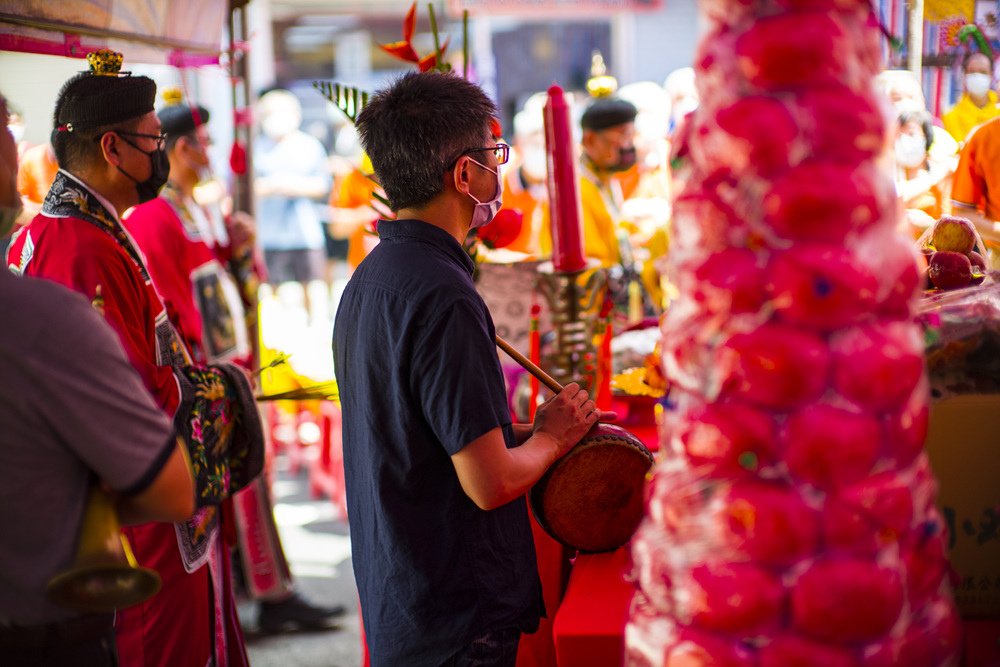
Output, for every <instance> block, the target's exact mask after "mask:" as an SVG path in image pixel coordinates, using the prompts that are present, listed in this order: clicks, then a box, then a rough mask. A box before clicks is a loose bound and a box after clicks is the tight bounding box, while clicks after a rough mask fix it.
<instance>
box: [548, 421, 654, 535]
mask: <svg viewBox="0 0 1000 667" xmlns="http://www.w3.org/2000/svg"><path fill="white" fill-rule="evenodd" d="M652 465H653V455H652V454H651V453H650V452H649V449H647V448H646V446H645V445H644V444H642V442H640V441H639V440H638V439H637V438H636V437H635V436H634V435H632V434H631V433H629V432H628V431H626V430H625V429H623V428H620V427H618V426H614V425H612V424H596V425H595V426H594V427H593V428H592V429H590V431H589V432H588V433H587V435H586V436H584V438H583V440H581V441H580V442H579V443H577V444H576V446H574V447H573V449H571V450H570V451H569V453H568V454H566V455H565V456H563V457H562V458H561V459H559V460H558V461H556V462H555V463H554V464H552V466H551V467H550V468H549V469H548V471H546V473H545V474H544V475H543V476H542V478H541V479H539V480H538V483H536V484H535V486H534V487H532V489H531V492H530V494H529V496H528V498H529V502H530V504H531V510H532V511H533V512H534V514H535V518H536V519H537V520H538V523H539V525H540V526H541V527H542V528H544V529H545V532H547V533H548V534H549V535H551V536H552V537H553V538H555V539H556V540H557V541H559V542H561V543H562V544H565V545H566V546H568V547H570V548H573V549H577V550H579V551H582V552H587V553H596V552H601V551H614V550H615V549H617V548H618V547H620V546H622V545H623V544H625V543H626V542H628V541H629V540H630V539H631V538H632V534H633V533H634V532H635V529H636V528H637V527H638V526H639V521H640V520H641V519H642V514H643V485H644V484H645V481H646V473H647V472H648V471H649V468H650V466H652Z"/></svg>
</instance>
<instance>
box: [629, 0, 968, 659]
mask: <svg viewBox="0 0 1000 667" xmlns="http://www.w3.org/2000/svg"><path fill="white" fill-rule="evenodd" d="M701 6H702V11H703V12H704V13H705V14H706V15H707V17H708V19H709V25H710V32H709V34H708V36H707V37H706V38H705V39H703V41H702V43H701V45H700V47H699V52H698V56H697V57H696V72H697V75H698V80H697V83H698V86H699V89H700V92H701V93H702V103H701V106H700V107H699V109H698V110H697V111H695V113H694V116H693V119H692V125H691V128H692V129H691V137H690V146H689V148H690V150H689V156H690V165H689V166H690V173H689V175H688V178H687V182H686V185H685V188H684V190H683V191H682V192H681V193H680V195H679V197H678V198H677V200H676V202H675V205H674V217H673V220H672V223H671V224H672V245H671V254H670V259H669V265H668V267H667V269H668V275H669V277H670V279H671V280H672V281H673V282H674V283H675V284H676V285H677V286H678V291H679V296H678V298H677V299H676V300H675V301H674V302H673V303H672V304H671V308H670V310H669V311H668V312H667V313H666V315H665V316H664V318H663V319H662V322H661V334H662V340H661V346H662V353H663V370H664V374H665V376H666V379H667V381H668V383H669V385H670V386H671V393H670V395H669V397H668V399H669V400H668V401H667V409H666V410H665V411H664V413H663V415H662V419H661V426H660V428H661V433H660V442H661V450H660V453H659V454H658V463H657V466H656V468H655V470H654V472H653V474H652V476H651V479H650V482H649V484H648V486H647V491H646V517H645V519H644V520H643V523H642V524H641V525H640V527H639V529H638V531H637V532H636V534H635V536H634V537H633V540H632V546H631V548H632V556H633V571H632V578H633V580H634V582H635V586H636V588H637V593H636V596H635V598H634V600H633V604H632V608H631V614H630V621H629V623H628V625H627V627H626V633H625V640H626V663H627V664H629V665H636V666H638V665H642V666H645V665H671V666H679V665H684V666H685V667H689V666H692V665H695V666H696V665H705V666H706V667H707V666H709V665H712V666H715V667H718V666H722V665H725V666H729V665H732V666H740V667H742V666H743V665H747V666H750V665H754V666H755V667H764V666H767V667H777V666H779V665H780V666H782V667H795V666H797V665H803V666H806V665H808V666H809V667H816V666H820V667H824V666H827V665H829V666H840V665H843V666H845V667H846V666H854V665H872V666H881V665H889V664H893V665H907V666H909V665H913V666H916V665H928V666H930V665H934V666H939V665H950V664H955V663H956V662H957V654H958V646H959V634H960V633H959V632H958V628H959V624H958V621H957V615H956V614H957V612H956V610H955V607H954V604H953V602H952V599H951V592H950V589H949V583H948V576H947V574H948V565H947V560H946V558H945V546H946V537H947V535H946V529H945V524H944V522H943V520H942V517H941V516H940V514H939V512H938V510H937V509H936V507H935V497H936V482H935V480H934V477H933V474H932V473H931V470H930V467H929V464H928V462H927V457H926V454H925V453H924V452H923V443H924V440H925V438H926V434H927V422H928V415H929V400H930V386H929V383H928V379H927V376H926V373H925V371H924V356H923V355H924V347H925V346H924V336H923V335H922V333H923V332H922V330H921V327H920V325H919V324H918V323H917V322H915V321H914V317H913V304H914V302H915V301H916V299H917V296H918V295H919V293H920V290H921V288H922V283H923V275H922V269H921V266H920V261H921V260H920V256H919V252H918V250H917V249H916V248H914V247H913V246H912V244H911V243H910V242H908V241H907V240H906V239H903V238H902V237H900V236H898V235H897V234H896V233H895V228H896V221H897V219H898V218H899V215H900V213H901V212H900V209H899V204H898V202H897V201H896V198H895V196H894V190H893V185H892V180H891V178H890V177H889V176H888V175H887V174H886V173H885V171H884V169H883V167H882V165H881V164H880V159H881V154H882V152H883V150H884V149H885V147H886V135H887V128H888V127H890V126H891V123H889V122H888V121H887V118H888V115H887V110H886V109H887V106H886V104H885V102H884V101H882V100H881V99H880V98H879V97H878V96H877V95H876V94H875V92H874V91H873V88H872V79H873V77H874V75H875V74H876V73H877V72H878V70H879V69H880V63H879V57H878V48H879V37H878V32H877V29H876V27H875V26H876V24H875V23H874V22H873V20H874V19H873V16H872V12H871V8H870V5H869V3H867V2H864V1H862V0H703V1H702V4H701Z"/></svg>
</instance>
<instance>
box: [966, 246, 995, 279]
mask: <svg viewBox="0 0 1000 667" xmlns="http://www.w3.org/2000/svg"><path fill="white" fill-rule="evenodd" d="M968 257H969V262H970V263H971V264H972V270H973V272H975V270H976V269H979V272H980V273H986V272H987V271H989V270H990V267H988V266H987V265H986V258H985V257H983V256H982V255H980V254H979V253H978V252H976V251H975V250H970V251H969V254H968Z"/></svg>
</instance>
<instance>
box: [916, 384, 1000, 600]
mask: <svg viewBox="0 0 1000 667" xmlns="http://www.w3.org/2000/svg"><path fill="white" fill-rule="evenodd" d="M927 453H928V456H929V457H930V461H931V466H932V467H933V469H934V473H935V475H936V476H937V479H938V482H939V484H940V490H939V493H938V505H939V506H940V507H941V509H942V511H943V513H944V517H945V521H946V522H947V523H948V529H949V531H950V533H951V535H950V538H949V543H950V553H949V558H950V559H951V564H952V567H953V568H954V569H955V570H956V571H957V572H958V574H959V575H960V577H961V580H960V582H959V583H958V585H957V586H956V587H955V600H956V602H957V603H958V608H959V610H960V611H961V613H962V615H963V616H964V617H984V616H986V617H989V616H992V617H1000V394H972V395H962V396H953V397H950V398H946V399H943V400H940V401H936V402H935V403H934V404H933V406H932V408H931V419H930V433H929V434H928V437H927Z"/></svg>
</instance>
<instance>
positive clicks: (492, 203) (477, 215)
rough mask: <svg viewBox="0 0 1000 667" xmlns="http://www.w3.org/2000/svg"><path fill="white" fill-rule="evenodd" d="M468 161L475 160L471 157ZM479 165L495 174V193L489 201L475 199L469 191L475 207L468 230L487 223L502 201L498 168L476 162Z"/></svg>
mask: <svg viewBox="0 0 1000 667" xmlns="http://www.w3.org/2000/svg"><path fill="white" fill-rule="evenodd" d="M469 161H470V162H476V161H475V160H473V159H472V158H469ZM476 164H478V165H479V166H480V167H482V168H483V169H485V170H486V171H489V172H492V173H494V174H496V177H497V193H496V195H494V197H493V199H491V200H489V201H479V200H478V199H476V197H475V195H473V194H472V193H471V192H470V193H469V196H470V197H472V201H474V202H476V208H475V209H474V210H473V211H472V222H471V223H470V224H469V230H470V231H471V230H473V229H478V228H480V227H482V226H483V225H488V224H489V223H490V221H491V220H493V216H495V215H496V214H497V211H499V210H500V207H501V206H503V202H502V201H501V200H500V198H501V197H503V179H502V178H500V169H499V168H498V169H490V168H489V167H487V166H486V165H485V164H482V163H481V162H476Z"/></svg>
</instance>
